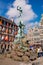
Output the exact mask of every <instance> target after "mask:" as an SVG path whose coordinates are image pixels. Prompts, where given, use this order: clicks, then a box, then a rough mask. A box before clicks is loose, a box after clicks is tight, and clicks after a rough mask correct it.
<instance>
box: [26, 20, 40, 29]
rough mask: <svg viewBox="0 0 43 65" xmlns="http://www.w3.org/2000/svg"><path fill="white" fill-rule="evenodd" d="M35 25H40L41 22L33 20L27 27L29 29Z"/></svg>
mask: <svg viewBox="0 0 43 65" xmlns="http://www.w3.org/2000/svg"><path fill="white" fill-rule="evenodd" d="M35 26H39V22H37V21H36V22H31V23H28V24H27V25H26V29H27V30H29V28H33V27H35Z"/></svg>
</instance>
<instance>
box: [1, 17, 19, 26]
mask: <svg viewBox="0 0 43 65" xmlns="http://www.w3.org/2000/svg"><path fill="white" fill-rule="evenodd" d="M0 19H2V20H5V21H7V22H8V23H11V24H14V25H16V23H15V22H14V21H13V22H12V21H11V20H10V19H7V18H5V17H3V16H0ZM16 26H17V25H16ZM17 27H18V26H17Z"/></svg>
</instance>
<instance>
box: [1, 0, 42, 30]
mask: <svg viewBox="0 0 43 65" xmlns="http://www.w3.org/2000/svg"><path fill="white" fill-rule="evenodd" d="M17 6H19V7H21V8H22V10H23V13H22V16H21V17H18V16H19V11H18V10H17ZM41 14H43V0H0V16H4V17H5V18H8V19H11V18H12V17H13V19H14V21H15V23H16V24H18V23H19V21H20V20H21V21H22V22H23V23H24V24H25V27H26V29H28V28H30V27H34V26H35V25H36V24H37V25H39V22H40V19H41Z"/></svg>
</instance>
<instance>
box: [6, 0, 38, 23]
mask: <svg viewBox="0 0 43 65" xmlns="http://www.w3.org/2000/svg"><path fill="white" fill-rule="evenodd" d="M27 1H28V0H27ZM12 5H13V7H10V8H9V10H8V11H7V13H6V15H7V16H8V17H9V18H11V17H14V18H15V19H14V21H15V22H16V23H17V22H19V20H20V18H18V16H19V12H18V11H17V6H20V7H21V8H22V10H23V14H22V16H21V20H23V21H24V22H26V21H30V20H33V19H34V18H36V17H37V15H36V14H35V13H34V11H33V9H32V5H30V4H27V2H26V0H15V1H14V2H13V3H12Z"/></svg>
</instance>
